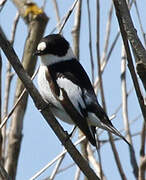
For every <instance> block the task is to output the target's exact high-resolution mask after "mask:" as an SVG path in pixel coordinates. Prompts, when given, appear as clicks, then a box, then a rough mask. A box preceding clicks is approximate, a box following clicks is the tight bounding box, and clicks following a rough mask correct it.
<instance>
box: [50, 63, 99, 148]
mask: <svg viewBox="0 0 146 180" xmlns="http://www.w3.org/2000/svg"><path fill="white" fill-rule="evenodd" d="M48 73H49V74H50V75H48V76H49V77H48V78H47V79H49V81H50V82H49V83H50V84H51V86H52V88H51V89H52V90H53V94H54V95H55V97H56V98H57V100H59V101H60V103H61V104H62V106H63V107H64V109H65V110H66V112H67V113H68V114H69V116H70V117H71V118H72V120H73V121H74V123H75V124H76V125H77V126H78V127H79V128H80V129H81V130H82V131H83V133H84V134H85V135H86V136H87V138H88V140H89V141H90V142H91V143H92V144H93V145H95V144H96V142H95V137H94V133H93V132H92V130H91V128H90V127H89V126H88V123H87V119H86V116H87V113H86V104H85V100H84V98H83V96H84V95H83V91H84V89H88V90H89V91H91V93H94V90H93V88H92V85H91V83H90V80H89V78H88V76H87V74H86V73H85V71H84V69H83V68H82V66H81V65H80V64H79V63H78V62H77V60H71V61H65V62H61V63H57V64H53V65H51V66H49V67H48ZM95 99H96V97H95Z"/></svg>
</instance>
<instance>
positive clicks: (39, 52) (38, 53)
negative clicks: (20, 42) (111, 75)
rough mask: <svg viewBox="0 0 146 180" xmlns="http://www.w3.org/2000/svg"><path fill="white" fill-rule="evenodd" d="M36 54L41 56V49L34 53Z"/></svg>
mask: <svg viewBox="0 0 146 180" xmlns="http://www.w3.org/2000/svg"><path fill="white" fill-rule="evenodd" d="M33 55H34V56H40V55H41V51H39V50H36V51H35V52H34V53H33Z"/></svg>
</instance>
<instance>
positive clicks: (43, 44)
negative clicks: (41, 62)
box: [37, 42, 46, 51]
mask: <svg viewBox="0 0 146 180" xmlns="http://www.w3.org/2000/svg"><path fill="white" fill-rule="evenodd" d="M45 49H46V43H45V42H41V43H39V44H38V47H37V50H38V51H44V50H45Z"/></svg>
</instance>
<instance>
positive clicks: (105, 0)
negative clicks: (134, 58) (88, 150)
mask: <svg viewBox="0 0 146 180" xmlns="http://www.w3.org/2000/svg"><path fill="white" fill-rule="evenodd" d="M35 2H36V3H37V4H38V5H39V6H41V5H42V1H41V0H40V1H39V0H36V1H35ZM110 2H111V1H109V0H102V1H101V12H100V13H101V16H100V17H101V27H100V30H101V34H100V41H101V52H102V51H103V46H104V38H105V31H106V28H105V27H106V20H107V12H108V9H109V7H110ZM58 3H59V10H60V17H63V16H64V14H66V12H67V11H68V9H69V8H70V7H71V5H72V3H73V0H70V1H65V0H62V1H61V3H60V1H58ZM144 6H146V2H143V1H142V0H139V1H138V7H139V9H140V15H141V17H142V22H144V20H145V19H146V13H145V12H144V11H142V9H143V7H144ZM90 9H91V20H92V46H93V49H92V51H93V56H94V60H95V59H96V20H95V17H96V1H90ZM16 12H17V10H16V8H15V6H14V5H13V4H12V2H11V1H8V2H7V3H6V5H5V7H4V9H3V10H2V13H1V15H0V23H1V26H2V28H3V30H4V32H5V33H6V35H7V37H8V39H10V35H11V28H12V24H13V20H14V17H15V14H16ZM45 12H46V14H47V15H48V16H49V17H50V20H49V22H48V25H47V28H46V31H45V35H47V34H49V33H50V32H51V31H52V29H53V28H54V27H55V26H56V17H55V12H54V10H53V5H52V1H51V0H48V1H47V3H46V7H45ZM82 13H83V15H82V19H81V37H80V62H81V64H82V65H83V67H84V68H85V70H86V72H87V73H88V75H89V77H90V78H91V66H90V61H89V59H90V56H89V49H88V46H89V38H88V33H89V32H88V19H87V6H86V1H83V5H82ZM135 14H136V13H135V8H132V18H133V20H134V25H135V26H136V28H137V31H138V35H139V36H140V38H141V39H142V37H141V33H140V29H139V25H138V19H137V16H136V15H135ZM73 24H74V13H72V15H71V17H70V18H69V20H68V22H67V24H66V25H65V27H64V29H63V35H64V37H65V38H66V39H67V40H68V41H69V42H70V43H71V45H72V35H71V31H72V28H73ZM143 25H144V23H143ZM144 29H146V24H145V25H144ZM27 32H28V30H27V26H26V24H25V23H24V21H23V20H22V19H20V21H19V24H18V28H17V31H16V39H15V43H14V49H15V51H16V53H17V55H18V57H19V58H20V59H21V58H22V54H23V48H24V43H25V40H26V39H25V38H26V35H27ZM117 32H118V24H117V19H116V16H115V13H113V18H112V29H111V37H110V43H109V44H110V45H111V44H112V42H113V39H114V38H115V35H116V33H117ZM142 42H143V41H142ZM2 57H3V72H2V73H3V75H5V73H6V62H7V61H6V58H5V56H4V55H3V54H2ZM120 57H121V38H119V40H118V43H117V44H116V47H115V49H114V51H113V53H112V55H111V57H110V61H109V63H108V65H107V68H106V70H105V71H104V73H103V82H104V84H103V85H104V91H105V98H106V104H107V112H108V115H109V116H110V115H112V114H113V113H114V112H115V109H116V108H117V107H118V106H119V104H120V103H121V81H120V71H121V70H120ZM38 66H39V59H38V63H37V67H38ZM95 67H96V68H97V65H96V64H95ZM96 76H97V70H95V77H96ZM16 79H17V76H16V75H15V76H14V78H13V81H12V86H11V95H10V103H9V110H10V109H11V107H12V105H13V94H14V92H15V85H16ZM4 82H5V78H3V81H2V83H3V89H2V95H4ZM34 83H35V85H36V86H37V80H36V79H35V80H34ZM127 87H128V90H130V89H132V88H133V84H132V80H131V77H130V73H129V71H128V70H127ZM98 99H99V101H100V96H98ZM128 105H129V119H130V120H133V119H134V118H135V117H136V116H137V115H139V114H140V108H139V106H138V102H137V98H136V95H135V92H134V91H133V92H132V93H131V94H130V96H129V98H128ZM9 121H10V120H9ZM59 122H60V121H59ZM8 123H9V122H8ZM60 123H61V125H62V126H63V127H64V129H65V130H67V131H68V132H70V130H71V128H72V126H69V125H67V124H65V123H62V122H60ZM113 124H114V126H115V127H116V128H117V129H119V130H121V129H123V120H122V114H121V110H120V112H119V113H118V115H117V117H116V118H115V119H114V120H113ZM141 127H142V118H140V119H139V120H138V121H136V122H135V123H133V125H132V126H131V130H132V133H135V132H139V131H140V130H141ZM107 138H108V136H107V133H106V132H104V133H103V134H102V136H101V139H107ZM75 140H77V137H75V138H74V141H75ZM133 141H134V148H135V149H136V154H137V160H138V162H139V157H138V156H139V147H140V137H139V136H136V137H134V138H133ZM116 146H117V149H118V152H119V156H120V158H121V160H122V165H123V169H124V171H125V173H126V175H127V177H128V179H130V180H134V176H133V174H132V168H131V165H130V162H129V152H128V147H127V145H126V144H125V142H123V141H118V142H116ZM78 149H79V150H80V148H79V147H78ZM62 150H63V146H62V145H61V143H60V142H59V140H58V139H57V137H56V136H55V134H54V133H53V131H52V130H51V128H50V127H49V126H48V125H47V123H46V122H45V120H44V119H43V117H42V116H41V114H40V112H39V111H38V110H37V109H36V108H35V106H34V104H33V101H32V99H31V98H30V97H29V99H28V107H27V111H26V114H25V119H24V125H23V140H22V147H21V152H20V157H19V163H18V170H17V177H16V180H27V179H30V178H31V177H32V176H33V175H34V174H35V173H37V172H38V171H39V170H40V169H42V168H43V167H44V166H45V165H46V164H47V163H48V162H49V161H51V160H52V159H54V158H55V157H56V156H57V155H58V154H60V153H61V152H62ZM101 154H102V163H103V167H104V172H105V175H106V176H107V179H120V176H119V173H118V170H117V167H116V166H115V161H114V157H113V153H112V151H111V148H110V145H109V144H106V145H104V146H103V148H102V150H101ZM72 163H73V161H72V160H71V158H70V156H69V155H67V156H66V157H65V159H64V162H63V167H66V166H68V165H70V164H72ZM53 167H54V165H53V166H51V168H49V169H48V170H47V171H45V172H44V173H43V174H42V175H41V176H39V177H38V178H37V180H42V179H43V178H45V177H48V176H49V175H50V173H51V172H52V170H53ZM76 169H77V168H76V166H73V167H72V168H70V169H69V170H67V171H64V172H63V173H61V175H60V174H59V175H57V176H56V178H55V179H56V180H60V179H63V180H66V179H68V178H70V179H73V178H74V174H75V172H76ZM71 174H72V176H71Z"/></svg>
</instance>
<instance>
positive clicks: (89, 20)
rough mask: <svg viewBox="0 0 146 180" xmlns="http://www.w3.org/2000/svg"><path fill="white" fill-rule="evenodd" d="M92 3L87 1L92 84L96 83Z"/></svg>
mask: <svg viewBox="0 0 146 180" xmlns="http://www.w3.org/2000/svg"><path fill="white" fill-rule="evenodd" d="M89 2H90V1H89V0H87V12H88V26H89V54H90V62H91V73H92V83H94V61H93V53H92V34H91V15H90V3H89Z"/></svg>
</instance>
